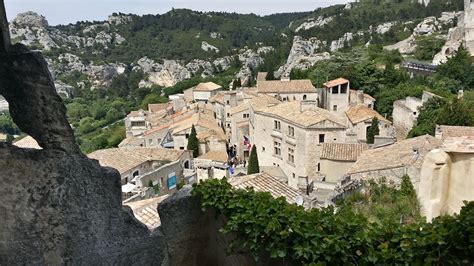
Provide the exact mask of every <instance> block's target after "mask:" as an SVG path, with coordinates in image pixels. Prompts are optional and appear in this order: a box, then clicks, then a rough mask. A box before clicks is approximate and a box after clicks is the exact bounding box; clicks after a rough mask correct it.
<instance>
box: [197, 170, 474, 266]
mask: <svg viewBox="0 0 474 266" xmlns="http://www.w3.org/2000/svg"><path fill="white" fill-rule="evenodd" d="M380 189H381V190H380V191H373V192H372V194H373V195H374V196H373V198H374V197H375V198H376V199H375V201H377V202H386V201H387V200H386V199H385V197H386V196H385V194H386V193H389V194H390V193H391V192H385V191H384V190H386V188H380ZM192 193H193V194H194V195H196V196H198V197H199V198H200V200H201V205H202V207H203V208H212V209H214V210H215V211H217V213H218V214H222V215H224V216H225V217H226V224H225V225H224V227H223V228H222V229H221V231H222V232H224V233H232V234H233V235H234V236H235V237H236V238H235V239H234V241H233V243H232V245H231V247H232V248H233V250H234V251H236V252H248V251H249V252H251V253H252V254H253V255H254V257H255V258H256V259H257V260H258V259H259V258H260V256H262V255H265V254H269V255H270V256H271V257H272V258H279V259H281V260H284V261H286V262H287V264H288V265H350V264H358V265H374V264H383V265H401V264H404V265H422V264H423V265H432V264H437V265H444V264H466V265H467V264H472V263H473V261H474V259H473V257H472V254H474V245H472V241H471V238H472V235H473V234H474V203H472V202H471V203H467V204H466V206H465V207H463V209H462V210H461V213H460V215H459V216H452V217H451V216H445V217H439V218H436V219H434V220H433V221H432V223H426V222H424V221H417V220H411V221H407V219H406V218H404V219H402V220H403V221H402V224H400V223H399V220H400V218H399V215H397V219H396V221H397V222H391V223H385V222H384V220H381V222H371V221H370V220H368V219H367V218H366V217H365V216H364V215H363V214H361V213H360V212H359V211H357V210H356V211H353V210H352V208H350V207H348V205H346V207H342V208H340V210H339V211H335V209H334V208H333V207H329V208H323V209H311V210H309V211H305V210H304V208H303V207H301V206H296V205H294V204H288V203H286V201H285V199H284V198H278V199H274V198H273V197H272V196H271V195H270V193H262V192H255V191H253V190H249V191H244V190H241V189H234V188H232V186H231V185H230V184H229V183H227V181H226V180H225V179H223V180H218V179H210V180H207V181H205V182H202V183H200V184H199V185H195V186H194V189H193V192H192ZM398 197H402V196H397V198H398ZM403 197H406V196H403ZM392 203H395V202H394V201H393V199H392ZM400 210H401V209H400Z"/></svg>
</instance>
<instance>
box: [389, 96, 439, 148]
mask: <svg viewBox="0 0 474 266" xmlns="http://www.w3.org/2000/svg"><path fill="white" fill-rule="evenodd" d="M433 97H439V96H437V95H436V94H433V93H431V92H427V91H424V92H423V95H422V97H421V99H420V98H416V97H406V98H405V99H402V100H398V101H395V102H394V103H393V113H392V118H393V126H394V128H395V135H396V138H397V140H403V139H405V138H406V137H407V135H408V133H409V132H410V130H411V129H412V128H413V127H414V126H415V124H416V120H417V119H418V115H419V114H420V111H419V109H420V107H421V106H422V105H423V104H424V103H425V102H427V101H428V100H429V99H431V98H433Z"/></svg>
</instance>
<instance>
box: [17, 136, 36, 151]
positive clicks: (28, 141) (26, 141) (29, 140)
mask: <svg viewBox="0 0 474 266" xmlns="http://www.w3.org/2000/svg"><path fill="white" fill-rule="evenodd" d="M13 145H14V146H17V147H18V148H24V149H36V150H41V149H43V148H41V146H40V145H39V144H38V142H37V141H36V140H35V139H34V138H33V137H31V136H26V137H24V138H22V139H20V140H17V141H15V142H13Z"/></svg>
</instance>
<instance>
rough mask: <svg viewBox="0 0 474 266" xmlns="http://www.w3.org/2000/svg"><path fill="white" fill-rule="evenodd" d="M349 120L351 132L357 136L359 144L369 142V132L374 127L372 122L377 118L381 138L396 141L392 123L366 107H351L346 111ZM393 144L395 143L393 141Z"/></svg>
mask: <svg viewBox="0 0 474 266" xmlns="http://www.w3.org/2000/svg"><path fill="white" fill-rule="evenodd" d="M346 115H347V118H348V120H349V123H348V124H349V131H351V132H354V133H355V134H356V135H357V140H358V141H359V142H366V141H367V131H368V129H369V127H370V126H371V125H372V120H373V119H374V118H377V119H378V121H379V137H384V138H389V139H394V137H395V132H394V129H393V126H392V123H391V122H390V121H389V120H388V119H386V118H385V117H383V116H381V115H380V114H379V113H377V111H375V110H373V109H370V108H368V107H366V106H365V105H356V106H351V107H349V109H348V110H347V111H346ZM392 142H393V141H392Z"/></svg>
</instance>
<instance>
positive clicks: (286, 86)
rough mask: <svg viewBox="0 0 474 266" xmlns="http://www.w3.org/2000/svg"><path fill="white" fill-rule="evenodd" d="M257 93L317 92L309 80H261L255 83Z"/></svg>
mask: <svg viewBox="0 0 474 266" xmlns="http://www.w3.org/2000/svg"><path fill="white" fill-rule="evenodd" d="M257 91H258V93H305V92H306V93H317V92H318V90H317V89H316V88H315V87H314V86H313V83H311V80H309V79H302V80H290V81H281V80H262V81H259V82H258V83H257Z"/></svg>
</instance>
